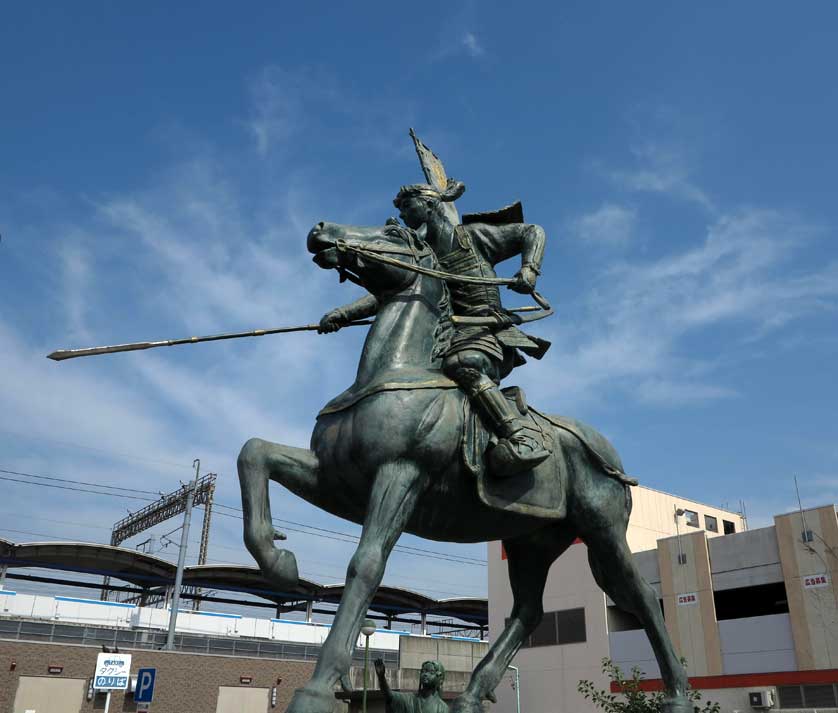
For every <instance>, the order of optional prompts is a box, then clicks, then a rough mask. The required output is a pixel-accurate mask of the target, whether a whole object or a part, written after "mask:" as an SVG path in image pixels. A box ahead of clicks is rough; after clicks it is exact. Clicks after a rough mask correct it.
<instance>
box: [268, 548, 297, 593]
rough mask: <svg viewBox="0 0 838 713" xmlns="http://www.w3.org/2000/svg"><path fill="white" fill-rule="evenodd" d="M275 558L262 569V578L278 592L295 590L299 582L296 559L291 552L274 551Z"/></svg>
mask: <svg viewBox="0 0 838 713" xmlns="http://www.w3.org/2000/svg"><path fill="white" fill-rule="evenodd" d="M275 554H276V557H274V558H273V561H272V562H271V564H270V565H269V566H268V567H266V568H263V569H262V576H263V577H264V578H265V579H267V580H268V582H270V583H271V584H272V585H273V586H274V587H276V588H277V589H279V590H289V589H296V588H297V585H298V584H299V582H300V574H299V571H298V570H297V558H296V557H295V556H294V553H293V552H291V550H280V549H277V550H275Z"/></svg>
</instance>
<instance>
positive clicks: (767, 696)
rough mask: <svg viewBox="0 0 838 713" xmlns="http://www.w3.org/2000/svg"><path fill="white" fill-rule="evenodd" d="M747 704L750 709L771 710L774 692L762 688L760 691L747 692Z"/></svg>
mask: <svg viewBox="0 0 838 713" xmlns="http://www.w3.org/2000/svg"><path fill="white" fill-rule="evenodd" d="M748 703H750V704H751V708H763V709H765V708H773V707H774V690H773V689H771V688H763V689H762V690H761V691H748Z"/></svg>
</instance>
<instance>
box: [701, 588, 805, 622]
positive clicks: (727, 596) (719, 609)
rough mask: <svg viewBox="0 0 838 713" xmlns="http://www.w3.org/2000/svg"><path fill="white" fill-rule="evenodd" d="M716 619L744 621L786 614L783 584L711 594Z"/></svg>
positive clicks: (787, 605) (787, 608)
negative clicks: (714, 605)
mask: <svg viewBox="0 0 838 713" xmlns="http://www.w3.org/2000/svg"><path fill="white" fill-rule="evenodd" d="M713 600H714V602H715V603H716V619H717V620H718V621H723V620H724V619H745V618H747V617H752V616H768V615H769V614H788V611H789V602H788V599H787V598H786V586H785V584H783V582H772V583H771V584H760V585H757V586H755V587H741V588H739V589H723V590H721V591H718V592H713Z"/></svg>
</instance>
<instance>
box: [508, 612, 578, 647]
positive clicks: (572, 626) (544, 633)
mask: <svg viewBox="0 0 838 713" xmlns="http://www.w3.org/2000/svg"><path fill="white" fill-rule="evenodd" d="M506 622H507V623H509V619H507V620H506ZM586 640H587V634H586V631H585V610H584V609H582V608H580V609H566V610H564V611H551V612H545V613H544V616H543V617H542V618H541V623H539V625H538V626H537V627H535V631H533V632H532V634H530V635H529V636H528V637H527V638H526V639H525V640H524V643H523V644H522V645H521V648H524V649H527V648H532V647H536V646H556V645H559V644H578V643H580V642H583V641H586Z"/></svg>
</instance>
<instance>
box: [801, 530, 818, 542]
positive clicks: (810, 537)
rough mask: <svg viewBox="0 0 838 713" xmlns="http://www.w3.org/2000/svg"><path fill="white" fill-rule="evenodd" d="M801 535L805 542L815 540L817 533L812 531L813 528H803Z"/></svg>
mask: <svg viewBox="0 0 838 713" xmlns="http://www.w3.org/2000/svg"><path fill="white" fill-rule="evenodd" d="M801 537H802V538H803V541H804V542H813V541H814V539H815V535H814V534H813V533H812V531H811V530H803V533H802V535H801Z"/></svg>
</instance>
